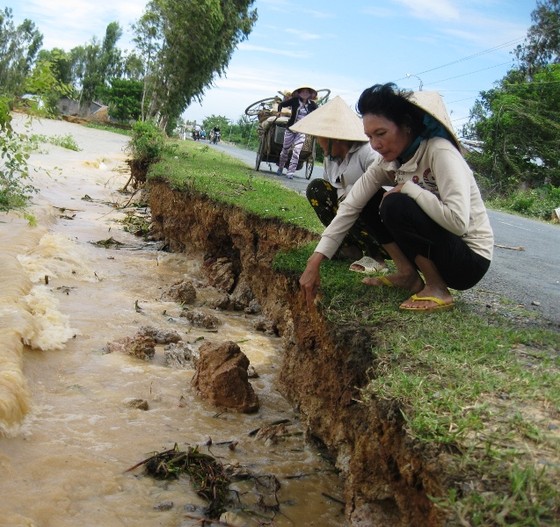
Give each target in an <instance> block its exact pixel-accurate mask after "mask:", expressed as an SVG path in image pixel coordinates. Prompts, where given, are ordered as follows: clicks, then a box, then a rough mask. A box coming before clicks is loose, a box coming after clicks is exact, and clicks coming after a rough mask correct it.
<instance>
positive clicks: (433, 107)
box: [409, 91, 461, 150]
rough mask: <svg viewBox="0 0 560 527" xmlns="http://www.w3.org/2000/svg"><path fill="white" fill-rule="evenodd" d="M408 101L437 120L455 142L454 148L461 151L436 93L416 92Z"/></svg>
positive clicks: (439, 96)
mask: <svg viewBox="0 0 560 527" xmlns="http://www.w3.org/2000/svg"><path fill="white" fill-rule="evenodd" d="M409 101H410V102H411V103H412V104H414V105H415V106H418V108H421V109H422V110H424V111H425V112H426V113H429V114H430V115H431V116H432V117H433V118H434V119H437V120H438V121H439V122H440V123H441V124H442V125H443V126H444V127H445V129H446V130H447V131H448V132H449V134H450V135H451V138H452V139H453V141H454V142H455V146H456V147H457V148H458V149H459V150H461V144H460V142H459V140H458V139H457V136H456V135H455V131H454V130H453V125H452V124H451V118H450V117H449V114H448V113H447V109H446V108H445V104H444V102H443V99H442V97H441V95H440V94H439V93H438V92H436V91H416V92H414V93H413V94H412V96H411V97H410V99H409Z"/></svg>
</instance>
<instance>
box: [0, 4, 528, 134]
mask: <svg viewBox="0 0 560 527" xmlns="http://www.w3.org/2000/svg"><path fill="white" fill-rule="evenodd" d="M146 4H147V2H146V1H145V0H49V1H48V2H45V0H9V1H6V0H4V7H10V8H11V9H12V10H13V17H14V22H15V23H16V24H19V23H21V22H22V21H23V20H24V19H25V18H28V19H30V20H31V21H33V22H34V23H35V25H36V26H37V28H38V29H39V31H40V32H41V33H42V34H43V36H44V42H43V47H44V48H46V49H52V48H54V47H59V48H62V49H65V50H67V51H68V50H70V49H72V48H73V47H75V46H79V45H84V44H87V43H88V42H90V41H91V40H92V38H94V37H95V38H97V39H98V40H101V39H103V36H104V35H105V29H106V27H107V25H108V24H109V23H110V22H113V21H117V22H119V24H120V25H121V28H122V29H123V31H124V35H123V38H122V39H121V40H120V41H119V43H118V45H119V47H120V48H121V49H129V50H130V49H132V47H133V46H132V44H131V38H132V33H131V31H130V25H131V24H132V23H134V22H135V21H136V20H137V19H138V18H139V17H140V16H141V15H142V13H143V12H144V8H145V6H146ZM1 5H2V3H1V2H0V6H1ZM253 7H255V8H256V9H257V12H258V21H257V22H256V24H255V26H254V27H253V31H252V32H251V34H250V35H249V37H248V39H247V40H245V41H243V42H242V43H240V44H239V46H238V47H237V49H236V50H235V51H234V53H233V56H232V59H231V61H230V63H229V66H228V68H227V70H226V74H225V75H224V76H223V77H217V78H216V79H215V81H214V82H213V84H212V86H211V87H209V88H208V89H207V90H206V91H205V93H204V96H203V98H202V102H201V103H198V102H196V101H195V102H193V103H192V104H191V105H190V106H189V107H188V108H187V109H186V110H185V112H184V114H183V117H184V118H185V119H188V120H191V121H196V122H198V123H201V122H202V121H203V119H204V118H206V117H210V116H211V115H221V116H225V117H226V118H227V119H228V120H230V121H231V122H237V121H238V120H239V119H240V118H241V116H243V115H244V113H245V109H246V108H248V107H249V106H251V105H252V104H253V103H255V102H257V101H259V100H260V99H264V98H269V97H274V96H275V95H277V94H278V92H279V91H283V90H290V91H291V90H294V89H295V88H297V87H300V86H303V85H308V86H311V87H313V88H315V89H317V90H330V97H331V98H332V97H334V96H336V95H338V96H340V97H342V99H343V100H344V101H345V102H346V103H347V104H348V105H349V106H350V107H352V108H355V105H356V102H357V100H358V98H359V96H360V93H361V92H362V91H363V90H364V89H366V88H368V87H369V86H372V85H373V84H377V83H385V82H395V83H396V84H397V85H398V86H399V87H401V88H406V89H411V90H418V89H422V90H436V91H438V92H439V93H440V94H441V95H442V96H443V99H444V101H445V104H446V106H447V109H448V112H449V113H450V116H451V120H452V123H453V126H454V127H455V129H456V130H457V131H458V132H460V129H461V127H462V126H463V125H464V124H466V123H467V121H468V116H469V111H470V109H471V108H472V106H473V105H474V103H475V100H476V98H477V96H478V94H479V93H480V92H481V91H484V90H488V89H491V88H492V87H494V83H495V82H497V81H499V80H500V79H501V78H502V77H503V76H504V75H505V73H506V72H507V71H508V70H509V69H510V68H511V67H512V66H513V65H514V64H515V57H514V55H513V53H512V52H513V50H514V49H515V47H516V46H517V45H519V44H522V43H523V41H524V39H525V37H526V35H527V30H528V28H529V27H530V25H531V23H532V22H531V13H532V11H533V10H534V9H535V8H536V0H384V1H381V0H346V1H340V0H336V1H335V0H305V2H303V1H300V2H298V1H295V0H256V1H255V2H254V5H253ZM209 45H211V43H209ZM322 93H325V92H322Z"/></svg>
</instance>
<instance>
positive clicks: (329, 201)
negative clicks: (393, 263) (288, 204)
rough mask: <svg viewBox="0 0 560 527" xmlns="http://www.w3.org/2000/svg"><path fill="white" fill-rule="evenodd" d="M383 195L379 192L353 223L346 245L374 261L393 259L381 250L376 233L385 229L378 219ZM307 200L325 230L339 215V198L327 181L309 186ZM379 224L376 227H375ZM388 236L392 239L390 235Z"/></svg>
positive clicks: (317, 180)
mask: <svg viewBox="0 0 560 527" xmlns="http://www.w3.org/2000/svg"><path fill="white" fill-rule="evenodd" d="M383 193H384V191H380V192H378V193H377V194H376V195H375V196H374V197H373V198H372V199H371V200H370V201H369V203H368V204H367V205H366V207H365V208H364V210H363V211H362V213H361V214H360V217H359V218H358V220H357V221H356V223H354V225H353V226H352V228H351V229H350V231H349V232H348V234H347V235H346V238H345V239H344V242H343V244H346V245H357V246H358V247H360V249H362V251H363V252H364V254H365V255H366V256H371V257H372V258H376V257H381V258H384V259H390V256H389V255H388V254H387V253H386V252H385V249H383V247H381V243H384V242H382V241H381V240H378V238H377V237H376V234H375V233H379V232H380V231H381V230H382V229H383V225H382V224H381V218H380V217H379V204H380V203H381V198H382V197H383ZM306 195H307V199H308V200H309V203H310V204H311V206H312V207H313V209H314V210H315V213H316V214H317V216H318V218H319V220H321V223H322V224H323V225H325V226H327V225H329V223H330V222H331V221H332V220H333V218H334V217H335V216H336V213H337V211H338V194H337V192H336V189H335V188H334V187H333V186H332V185H331V184H330V183H329V182H328V181H326V180H324V179H314V180H312V181H311V183H309V185H308V186H307V191H306ZM374 223H377V224H376V225H373V224H374ZM386 236H389V237H390V234H388V233H387V235H386Z"/></svg>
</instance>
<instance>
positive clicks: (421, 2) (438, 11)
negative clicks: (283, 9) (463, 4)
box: [394, 0, 460, 21]
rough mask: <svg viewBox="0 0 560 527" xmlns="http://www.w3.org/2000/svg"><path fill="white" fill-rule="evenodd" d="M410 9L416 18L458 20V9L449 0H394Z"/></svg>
mask: <svg viewBox="0 0 560 527" xmlns="http://www.w3.org/2000/svg"><path fill="white" fill-rule="evenodd" d="M394 1H395V2H396V3H398V4H401V5H403V6H405V7H406V8H408V9H410V13H411V15H412V16H414V17H416V18H423V19H432V20H434V21H436V20H458V19H459V18H460V17H459V10H458V9H457V8H456V7H455V6H454V5H453V2H451V1H449V0H394Z"/></svg>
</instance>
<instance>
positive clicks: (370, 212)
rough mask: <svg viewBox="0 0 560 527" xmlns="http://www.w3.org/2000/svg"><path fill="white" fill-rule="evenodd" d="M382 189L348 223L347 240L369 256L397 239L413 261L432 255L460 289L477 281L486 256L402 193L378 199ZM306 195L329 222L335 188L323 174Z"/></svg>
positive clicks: (445, 277)
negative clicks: (358, 214)
mask: <svg viewBox="0 0 560 527" xmlns="http://www.w3.org/2000/svg"><path fill="white" fill-rule="evenodd" d="M384 194H385V191H384V190H380V191H379V192H377V194H375V196H373V197H372V198H371V199H370V201H369V202H368V203H367V205H366V206H365V207H364V208H363V210H362V212H361V213H360V216H359V217H358V220H357V221H356V223H355V224H354V226H353V227H352V228H351V229H350V231H349V233H348V235H347V236H346V239H345V240H344V241H345V243H352V242H354V243H357V244H358V245H359V246H360V247H362V248H365V249H364V250H365V251H367V252H366V254H369V255H370V256H373V255H375V254H376V253H375V252H372V251H378V252H377V254H382V255H383V256H384V257H385V258H386V259H388V258H389V257H388V255H386V252H385V250H384V249H383V248H382V247H380V246H381V245H384V244H387V243H392V242H395V243H396V244H397V245H398V246H399V247H400V249H401V250H402V251H403V253H404V254H405V256H406V257H407V258H408V259H409V260H410V261H411V262H412V263H413V264H414V263H415V259H416V257H417V256H418V255H420V256H424V257H425V258H427V259H428V260H431V261H432V262H433V263H434V265H435V266H436V268H437V269H438V271H439V273H440V275H441V276H442V278H443V280H444V281H445V283H446V284H447V285H448V286H449V287H451V288H453V289H457V290H459V291H464V290H465V289H470V288H471V287H473V286H474V285H475V284H477V283H478V282H479V281H480V280H481V278H482V277H483V276H484V275H485V274H486V272H487V271H488V268H489V267H490V260H487V259H486V258H484V257H482V256H480V255H479V254H477V253H475V252H474V251H473V250H472V249H471V248H470V247H469V246H468V245H467V244H466V243H465V242H464V240H463V239H462V238H461V237H460V236H457V235H456V234H453V233H451V232H449V231H447V230H446V229H444V228H443V227H441V226H440V225H438V224H437V223H436V222H435V221H434V220H432V219H431V218H430V217H429V216H428V215H427V214H426V213H425V212H424V211H423V210H422V209H421V208H420V207H419V206H418V204H417V203H416V202H415V201H414V200H413V199H412V198H411V197H410V196H407V195H406V194H401V193H400V192H395V193H393V194H389V195H387V196H386V197H385V199H383V202H381V200H382V198H383V195H384ZM307 199H308V200H309V202H310V203H311V205H312V207H313V208H314V209H315V212H316V213H317V216H318V217H319V219H320V220H321V222H322V223H323V225H328V224H329V223H330V222H331V221H332V220H333V218H334V217H335V215H336V212H337V210H338V196H337V193H336V189H335V188H333V187H332V185H330V184H329V183H328V182H327V181H325V180H323V179H314V180H313V181H312V182H311V183H310V184H309V186H308V187H307Z"/></svg>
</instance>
